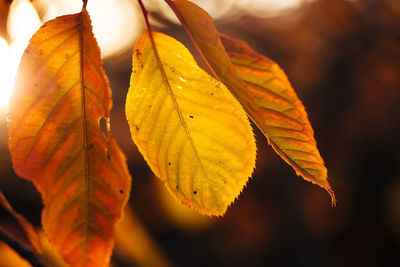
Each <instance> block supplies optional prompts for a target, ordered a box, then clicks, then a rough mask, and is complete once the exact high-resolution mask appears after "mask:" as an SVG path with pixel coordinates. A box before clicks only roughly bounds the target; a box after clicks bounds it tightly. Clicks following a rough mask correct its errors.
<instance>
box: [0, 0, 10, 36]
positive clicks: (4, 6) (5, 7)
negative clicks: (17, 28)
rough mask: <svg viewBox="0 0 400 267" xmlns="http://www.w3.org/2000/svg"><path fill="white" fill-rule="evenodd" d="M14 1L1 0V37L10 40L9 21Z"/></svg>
mask: <svg viewBox="0 0 400 267" xmlns="http://www.w3.org/2000/svg"><path fill="white" fill-rule="evenodd" d="M11 2H12V1H7V0H0V37H1V38H4V39H6V40H7V39H8V36H7V19H8V12H9V10H10V5H11Z"/></svg>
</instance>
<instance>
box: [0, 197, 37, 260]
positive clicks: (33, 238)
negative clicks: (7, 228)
mask: <svg viewBox="0 0 400 267" xmlns="http://www.w3.org/2000/svg"><path fill="white" fill-rule="evenodd" d="M0 205H2V206H3V207H4V208H5V209H6V210H7V211H8V212H9V213H10V214H11V215H12V216H13V217H14V218H15V219H16V220H17V221H18V223H19V224H20V225H21V227H22V229H23V230H24V232H25V234H26V237H28V240H29V242H30V243H31V245H32V247H33V248H34V249H35V251H36V252H37V253H39V254H40V253H42V246H41V243H40V239H39V236H38V234H37V233H36V230H35V228H34V227H33V226H32V224H30V223H29V222H28V221H27V220H26V219H25V218H24V217H23V216H22V215H21V214H19V213H18V212H16V211H15V210H14V209H13V207H12V206H11V205H10V203H8V201H7V199H6V197H5V196H4V195H3V192H1V191H0Z"/></svg>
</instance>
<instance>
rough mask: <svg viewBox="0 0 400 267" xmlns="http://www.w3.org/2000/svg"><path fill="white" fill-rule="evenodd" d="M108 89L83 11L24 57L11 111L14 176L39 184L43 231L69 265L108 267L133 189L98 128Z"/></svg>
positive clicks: (42, 35) (46, 29) (116, 151)
mask: <svg viewBox="0 0 400 267" xmlns="http://www.w3.org/2000/svg"><path fill="white" fill-rule="evenodd" d="M111 105H112V102H111V90H110V88H109V85H108V80H107V77H106V76H105V74H104V71H103V70H102V68H101V60H100V49H99V47H98V45H97V42H96V40H95V38H94V36H93V33H92V27H91V23H90V18H89V15H88V13H87V11H86V9H83V10H82V12H81V13H78V14H73V15H68V16H62V17H58V18H56V19H54V20H51V21H49V22H48V23H46V24H45V25H43V26H42V27H41V28H40V29H39V30H38V31H37V32H36V33H35V35H34V36H33V37H32V39H31V41H30V43H29V46H28V48H27V49H26V50H25V53H24V55H23V58H22V61H21V64H20V68H19V70H18V75H17V78H16V86H15V89H14V93H13V96H12V98H11V100H10V104H9V111H8V120H9V122H8V127H9V148H10V153H11V157H12V161H13V166H14V169H15V171H16V173H17V174H18V175H20V176H22V177H24V178H26V179H28V180H31V181H33V182H34V184H35V185H36V187H37V188H38V190H39V191H40V193H41V194H42V198H43V202H44V210H43V214H42V224H43V227H44V230H45V232H46V234H47V236H48V237H49V241H50V242H51V243H52V245H53V246H54V247H55V249H56V250H57V252H58V253H59V254H60V255H61V257H62V258H63V259H64V260H65V261H66V262H67V263H69V264H70V265H72V266H106V265H107V264H108V262H109V258H110V255H111V252H112V248H113V234H114V225H115V223H116V221H117V220H118V219H119V218H120V217H121V213H122V209H123V206H124V205H125V203H126V201H127V199H128V195H129V190H130V175H129V172H128V170H127V166H126V159H125V156H124V155H123V153H122V151H121V150H120V148H119V147H118V145H117V143H116V141H115V139H114V138H113V137H112V136H111V133H110V131H109V125H107V126H108V129H107V133H106V135H107V137H106V136H105V135H104V134H103V131H102V130H101V128H100V125H99V122H100V119H101V118H105V120H106V121H107V123H108V122H109V117H110V109H111Z"/></svg>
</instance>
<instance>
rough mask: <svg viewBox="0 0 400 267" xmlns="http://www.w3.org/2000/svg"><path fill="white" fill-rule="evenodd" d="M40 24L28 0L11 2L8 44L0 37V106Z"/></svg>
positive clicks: (3, 103)
mask: <svg viewBox="0 0 400 267" xmlns="http://www.w3.org/2000/svg"><path fill="white" fill-rule="evenodd" d="M40 25H41V21H40V19H39V16H38V15H37V13H36V11H35V9H34V8H33V6H32V4H31V3H30V2H29V1H28V0H15V1H14V2H13V4H12V5H11V8H10V15H9V17H8V21H7V30H8V34H9V37H10V44H8V43H7V42H6V41H5V40H4V39H3V38H0V88H1V90H0V107H5V106H7V103H8V99H9V97H10V95H11V91H12V88H13V85H14V79H15V75H16V73H17V69H18V64H19V61H20V59H21V56H22V53H23V52H24V49H25V47H26V46H27V45H28V42H29V39H30V38H31V36H32V35H33V34H34V33H35V31H36V30H37V29H38V28H39V27H40Z"/></svg>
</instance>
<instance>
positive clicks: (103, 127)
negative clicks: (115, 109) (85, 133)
mask: <svg viewBox="0 0 400 267" xmlns="http://www.w3.org/2000/svg"><path fill="white" fill-rule="evenodd" d="M99 125H100V129H101V131H102V132H103V134H104V136H105V138H106V139H108V129H109V125H108V122H107V119H106V118H105V117H102V118H101V119H100V122H99Z"/></svg>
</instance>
